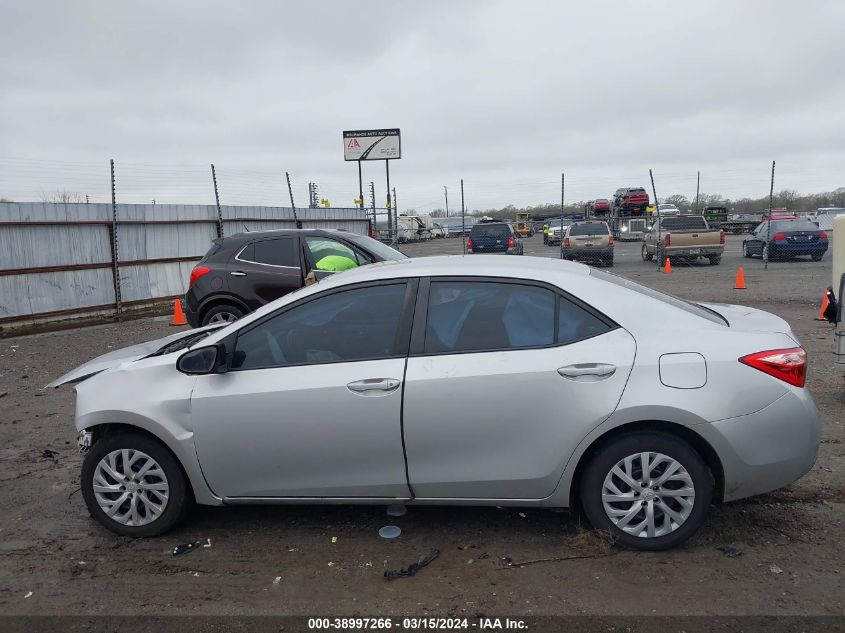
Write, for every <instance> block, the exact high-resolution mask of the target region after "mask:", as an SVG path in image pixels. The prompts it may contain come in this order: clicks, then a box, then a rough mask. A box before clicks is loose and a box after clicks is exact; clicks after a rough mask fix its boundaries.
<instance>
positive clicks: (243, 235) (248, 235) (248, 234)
mask: <svg viewBox="0 0 845 633" xmlns="http://www.w3.org/2000/svg"><path fill="white" fill-rule="evenodd" d="M300 233H301V234H303V235H308V234H317V233H343V234H346V235H357V233H353V232H352V231H347V230H345V229H265V230H263V231H241V232H240V233H235V234H233V235H227V236H226V237H224V238H223V239H224V240H226V241H229V240H233V241H235V240H237V241H244V240H253V239H255V238H258V237H273V236H278V235H287V234H292V235H296V234H300ZM362 237H366V236H362Z"/></svg>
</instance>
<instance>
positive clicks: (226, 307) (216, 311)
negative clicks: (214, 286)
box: [201, 303, 244, 326]
mask: <svg viewBox="0 0 845 633" xmlns="http://www.w3.org/2000/svg"><path fill="white" fill-rule="evenodd" d="M221 315H222V316H225V315H232V316H233V317H235V318H234V320H235V321H237V320H238V319H240V318H241V317H242V316H243V315H244V311H243V310H241V309H240V308H239V307H238V306H236V305H233V304H231V303H221V304H218V305H216V306H214V307H213V308H211V309H210V310H208V311H207V312H206V313H205V314H204V315H203V316H202V323H201V325H204V326H205V325H208V324H209V323H211V322H212V320H213V319H214V317H217V316H221Z"/></svg>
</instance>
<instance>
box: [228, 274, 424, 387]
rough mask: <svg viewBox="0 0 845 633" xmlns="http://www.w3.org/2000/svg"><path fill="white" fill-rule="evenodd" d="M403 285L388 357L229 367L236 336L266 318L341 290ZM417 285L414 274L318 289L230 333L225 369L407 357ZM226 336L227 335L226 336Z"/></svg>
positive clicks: (247, 369) (263, 321) (271, 367)
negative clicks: (229, 348)
mask: <svg viewBox="0 0 845 633" xmlns="http://www.w3.org/2000/svg"><path fill="white" fill-rule="evenodd" d="M400 284H404V285H405V294H404V296H403V297H402V306H401V308H400V313H399V324H398V326H397V328H396V337H395V339H394V341H393V353H392V354H390V355H388V356H373V357H367V358H356V359H355V360H330V361H325V362H319V363H286V364H284V365H275V364H273V365H262V366H261V367H247V368H241V367H232V360H233V359H234V354H235V352H236V351H237V348H238V339H239V338H240V336H241V334H247V333H249V332H251V331H252V330H254V329H256V328H258V327H260V326H261V325H263V324H265V323H266V322H267V321H270V320H272V319H274V318H276V317H279V316H281V315H283V314H285V313H287V312H289V311H290V310H293V309H295V308H299V307H301V306H304V305H306V304H308V303H310V302H312V301H316V300H317V299H323V298H326V297H329V296H332V295H335V294H340V293H342V292H348V291H351V290H358V289H360V288H375V287H378V286H396V285H400ZM418 285H419V278H416V277H397V278H395V279H379V280H377V281H363V282H360V283H356V284H349V285H346V286H340V287H338V288H330V289H329V290H326V291H325V292H321V293H319V294H315V295H311V296H308V297H304V298H302V299H300V300H298V301H295V302H294V303H291V304H290V305H286V306H284V307H282V308H279V309H278V310H275V311H274V312H271V313H270V314H268V315H266V316H263V317H261V318H260V319H258V320H256V321H253V322H252V323H249V324H248V325H246V326H244V327H243V328H241V329H239V330H237V331H236V332H234V333H233V335H232V336H231V338H232V342H231V351H229V350H228V349H227V352H228V354H227V356H228V358H227V361H226V365H227V371H230V372H240V371H258V370H263V369H286V368H288V367H313V366H316V365H337V364H339V363H360V362H366V361H373V360H393V359H397V358H407V357H408V348H409V345H410V339H411V325H412V318H413V315H414V305H415V303H416V299H417V293H418ZM227 338H229V337H227Z"/></svg>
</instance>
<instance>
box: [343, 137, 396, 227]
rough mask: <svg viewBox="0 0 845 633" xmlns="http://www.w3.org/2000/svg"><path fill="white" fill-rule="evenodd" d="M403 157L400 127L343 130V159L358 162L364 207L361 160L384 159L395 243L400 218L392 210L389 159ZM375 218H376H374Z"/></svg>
mask: <svg viewBox="0 0 845 633" xmlns="http://www.w3.org/2000/svg"><path fill="white" fill-rule="evenodd" d="M398 158H402V138H401V136H400V135H399V128H386V129H383V130H345V131H344V132H343V160H346V161H352V160H354V161H357V163H358V196H359V200H361V207H362V208H363V200H364V191H363V183H362V181H361V161H365V160H383V161H384V171H385V175H386V176H387V204H386V205H385V206H386V208H387V227H388V233H389V234H390V235H391V238H390V242H391V243H393V242H394V241H395V239H396V233H397V232H398V226H397V224H398V220H397V218H396V215H395V214H394V213H392V212H391V208H392V206H393V205H392V204H391V200H390V163H388V161H391V160H396V159H398ZM373 220H375V218H373Z"/></svg>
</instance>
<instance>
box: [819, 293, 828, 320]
mask: <svg viewBox="0 0 845 633" xmlns="http://www.w3.org/2000/svg"><path fill="white" fill-rule="evenodd" d="M829 303H830V301H829V300H828V298H827V293H824V299H822V307H821V308H820V309H819V316H817V317H816V321H827V319H825V318H824V311H825V310H827V304H829Z"/></svg>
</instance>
